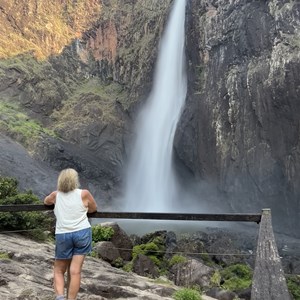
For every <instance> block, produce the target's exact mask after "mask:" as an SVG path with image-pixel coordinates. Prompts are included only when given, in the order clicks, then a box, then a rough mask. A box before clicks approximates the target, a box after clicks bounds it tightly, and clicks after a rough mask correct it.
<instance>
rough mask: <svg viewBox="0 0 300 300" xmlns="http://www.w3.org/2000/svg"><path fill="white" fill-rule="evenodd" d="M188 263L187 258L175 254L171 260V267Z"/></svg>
mask: <svg viewBox="0 0 300 300" xmlns="http://www.w3.org/2000/svg"><path fill="white" fill-rule="evenodd" d="M185 262H187V258H186V257H184V256H182V255H178V254H175V255H173V256H172V258H171V259H170V260H169V267H170V268H171V267H173V266H174V265H176V264H180V263H185Z"/></svg>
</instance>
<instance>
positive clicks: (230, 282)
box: [220, 264, 253, 292]
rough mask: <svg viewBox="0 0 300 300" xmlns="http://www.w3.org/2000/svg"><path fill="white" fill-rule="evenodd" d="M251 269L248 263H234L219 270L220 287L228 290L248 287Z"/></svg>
mask: <svg viewBox="0 0 300 300" xmlns="http://www.w3.org/2000/svg"><path fill="white" fill-rule="evenodd" d="M252 275H253V274H252V270H251V268H250V267H249V266H248V265H245V264H235V265H231V266H229V267H226V268H224V269H222V270H221V271H220V276H221V282H223V283H222V284H221V287H222V288H224V289H226V290H230V291H234V292H235V291H240V290H243V289H246V288H248V287H250V285H251V282H252Z"/></svg>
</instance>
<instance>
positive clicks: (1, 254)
mask: <svg viewBox="0 0 300 300" xmlns="http://www.w3.org/2000/svg"><path fill="white" fill-rule="evenodd" d="M2 259H10V256H9V254H8V253H6V252H0V260H2Z"/></svg>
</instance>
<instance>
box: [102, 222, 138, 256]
mask: <svg viewBox="0 0 300 300" xmlns="http://www.w3.org/2000/svg"><path fill="white" fill-rule="evenodd" d="M101 226H103V227H111V228H112V229H113V230H114V234H113V236H112V238H111V240H110V241H111V242H112V243H113V244H114V246H115V247H116V248H117V249H118V250H119V253H120V256H121V257H122V259H123V260H125V261H130V260H131V257H132V248H133V244H132V241H131V239H130V237H129V236H128V235H127V233H126V232H125V231H124V230H123V229H122V228H121V227H120V226H119V225H118V224H117V223H116V222H105V223H102V224H101Z"/></svg>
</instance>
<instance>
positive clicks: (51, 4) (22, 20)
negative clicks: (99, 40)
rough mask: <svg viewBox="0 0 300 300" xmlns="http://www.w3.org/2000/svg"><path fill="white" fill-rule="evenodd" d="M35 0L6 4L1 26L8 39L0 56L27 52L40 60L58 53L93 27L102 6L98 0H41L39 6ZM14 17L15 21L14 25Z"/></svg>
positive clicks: (2, 45) (0, 47)
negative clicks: (20, 3)
mask: <svg viewBox="0 0 300 300" xmlns="http://www.w3.org/2000/svg"><path fill="white" fill-rule="evenodd" d="M31 2H32V1H28V3H27V5H24V4H22V5H15V6H14V4H13V3H10V2H7V4H5V5H4V6H3V9H4V12H5V13H7V14H8V17H7V18H2V21H1V28H2V30H3V32H5V35H6V37H7V38H5V39H2V40H1V43H0V58H7V57H11V56H16V55H19V54H21V53H26V52H31V53H33V54H34V55H35V56H36V57H37V58H39V59H45V58H46V57H48V56H49V55H51V54H58V53H60V52H61V50H62V49H63V47H64V46H66V45H68V44H69V43H70V42H71V41H72V40H73V39H75V38H79V37H80V36H81V32H83V31H85V30H87V29H88V28H90V27H91V26H92V24H93V23H94V22H95V21H96V20H97V19H98V18H99V13H100V9H101V6H100V3H99V2H98V1H88V0H77V1H59V0H55V1H46V0H40V1H39V5H38V6H36V5H33V3H31ZM22 6H23V7H22ZM21 9H22V11H21V12H20V10H21ZM10 20H14V24H11V21H10ZM23 24H26V26H25V27H24V26H23Z"/></svg>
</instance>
